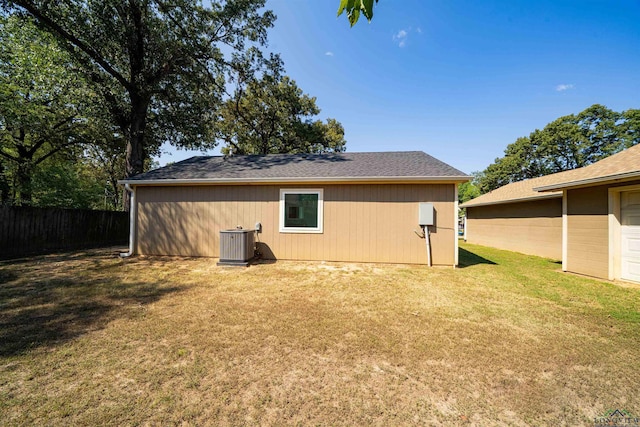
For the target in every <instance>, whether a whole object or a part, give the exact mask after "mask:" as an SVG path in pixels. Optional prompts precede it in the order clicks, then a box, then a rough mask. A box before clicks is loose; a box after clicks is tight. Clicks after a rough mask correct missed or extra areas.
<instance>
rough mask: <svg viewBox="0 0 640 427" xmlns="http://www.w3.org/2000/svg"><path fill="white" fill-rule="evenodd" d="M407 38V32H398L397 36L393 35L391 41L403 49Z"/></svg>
mask: <svg viewBox="0 0 640 427" xmlns="http://www.w3.org/2000/svg"><path fill="white" fill-rule="evenodd" d="M408 36H409V31H408V30H400V31H398V33H397V34H394V35H393V41H394V42H397V43H398V46H399V47H404V46H405V45H406V44H407V37H408Z"/></svg>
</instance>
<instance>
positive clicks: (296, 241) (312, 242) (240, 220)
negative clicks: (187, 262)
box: [135, 184, 457, 265]
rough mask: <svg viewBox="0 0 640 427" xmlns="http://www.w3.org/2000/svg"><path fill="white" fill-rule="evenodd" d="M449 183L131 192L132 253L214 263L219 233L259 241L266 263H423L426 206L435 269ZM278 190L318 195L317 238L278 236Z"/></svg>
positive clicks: (445, 226)
mask: <svg viewBox="0 0 640 427" xmlns="http://www.w3.org/2000/svg"><path fill="white" fill-rule="evenodd" d="M455 185H456V184H397V185H392V184H362V185H347V184H345V185H291V184H282V185H200V186H137V187H136V189H135V191H136V204H137V212H138V214H137V223H136V227H137V234H136V235H137V237H136V242H137V244H136V251H137V253H139V254H149V255H183V256H211V257H218V256H219V246H220V244H219V232H220V230H221V229H229V228H235V227H236V226H238V225H240V226H242V227H244V228H249V229H252V228H254V225H255V223H256V222H260V223H261V224H262V230H263V231H262V233H260V234H259V235H258V240H259V241H260V242H261V243H260V247H261V250H262V251H263V253H264V255H265V257H266V258H273V259H288V260H326V261H353V262H388V263H415V264H425V263H426V262H427V255H426V248H425V240H424V239H420V238H419V237H418V236H417V235H416V234H415V233H414V230H416V229H418V228H419V227H418V203H419V202H433V204H434V208H435V211H436V226H435V227H432V228H431V244H432V256H433V264H434V265H453V264H454V263H455V248H456V238H457V236H456V229H455V228H456V227H455V223H456V219H457V212H456V211H455V203H454V201H455V199H456V194H455V193H456V191H455V190H456V189H455ZM282 188H323V189H324V227H323V233H322V234H297V233H281V232H280V231H279V215H280V211H279V210H280V207H279V197H280V189H282Z"/></svg>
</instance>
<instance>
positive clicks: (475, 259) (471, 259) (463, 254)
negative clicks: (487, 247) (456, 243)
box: [458, 248, 497, 268]
mask: <svg viewBox="0 0 640 427" xmlns="http://www.w3.org/2000/svg"><path fill="white" fill-rule="evenodd" d="M459 251H460V252H459V255H460V256H459V259H458V267H459V268H465V267H471V266H474V265H478V264H489V265H497V263H495V262H493V261H491V260H489V259H486V258H483V257H481V256H480V255H476V254H474V253H473V252H469V251H468V250H466V249H463V248H459Z"/></svg>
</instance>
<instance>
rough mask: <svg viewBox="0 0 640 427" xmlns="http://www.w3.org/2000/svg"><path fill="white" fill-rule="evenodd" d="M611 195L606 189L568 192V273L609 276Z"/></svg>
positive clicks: (601, 187)
mask: <svg viewBox="0 0 640 427" xmlns="http://www.w3.org/2000/svg"><path fill="white" fill-rule="evenodd" d="M608 205H609V193H608V187H607V186H597V187H589V188H581V189H575V190H568V191H567V270H568V271H571V272H574V273H580V274H586V275H589V276H595V277H601V278H605V279H606V278H607V277H608V275H609V216H608V215H609V209H608Z"/></svg>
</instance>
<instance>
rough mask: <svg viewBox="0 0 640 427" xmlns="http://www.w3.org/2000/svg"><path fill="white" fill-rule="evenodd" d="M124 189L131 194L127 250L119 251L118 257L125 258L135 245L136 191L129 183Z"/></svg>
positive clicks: (131, 253)
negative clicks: (124, 251)
mask: <svg viewBox="0 0 640 427" xmlns="http://www.w3.org/2000/svg"><path fill="white" fill-rule="evenodd" d="M124 189H125V190H127V192H128V193H129V194H130V195H131V198H130V201H129V252H126V253H121V254H120V257H122V258H127V257H130V256H131V255H133V252H134V250H135V249H134V248H135V245H136V192H135V190H134V189H133V188H131V186H130V185H129V184H125V185H124Z"/></svg>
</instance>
